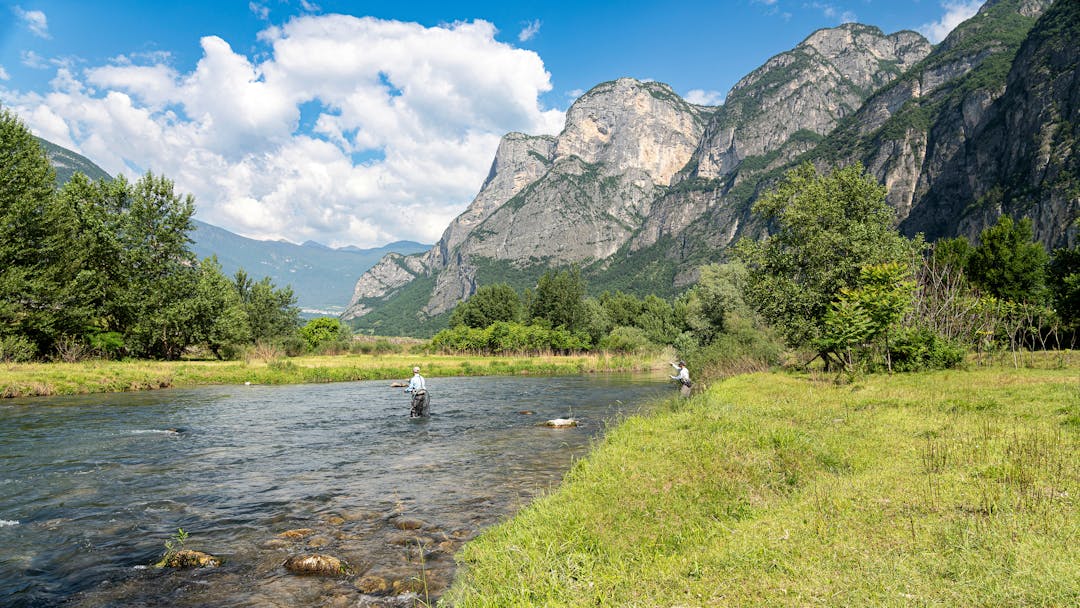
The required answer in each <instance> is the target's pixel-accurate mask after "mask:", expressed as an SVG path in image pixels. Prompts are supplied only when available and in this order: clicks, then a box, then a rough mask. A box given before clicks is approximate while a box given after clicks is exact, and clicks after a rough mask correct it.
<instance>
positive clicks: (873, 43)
mask: <svg viewBox="0 0 1080 608" xmlns="http://www.w3.org/2000/svg"><path fill="white" fill-rule="evenodd" d="M931 49H932V47H931V45H930V43H929V42H927V41H926V39H925V38H923V37H922V36H920V35H919V34H916V33H915V32H898V33H896V34H891V35H888V36H886V35H885V34H883V33H882V32H881V30H879V29H878V28H876V27H870V26H866V25H860V24H856V23H850V24H845V25H842V26H840V27H837V28H831V29H823V30H818V31H817V32H814V33H813V34H811V35H810V36H809V37H808V38H807V39H806V40H804V41H803V42H802V43H800V44H799V45H798V46H796V47H795V48H794V49H792V50H790V51H787V52H784V53H781V54H779V55H776V56H775V57H773V58H771V59H769V60H768V61H767V62H765V64H764V65H762V66H761V67H760V68H758V69H756V70H754V71H753V72H751V73H750V74H749V75H747V76H746V77H745V78H743V79H742V80H740V81H739V82H738V83H737V84H736V85H735V86H734V87H733V88H732V89H731V91H730V92H729V93H728V95H727V99H726V101H725V102H724V105H723V107H721V108H720V109H719V110H717V112H716V113H715V114H714V116H713V118H712V120H710V121H709V124H708V125H707V127H706V129H705V133H704V135H703V137H702V139H701V142H700V143H699V145H698V147H697V148H696V149H695V151H694V155H693V157H692V158H691V161H690V163H689V165H688V166H687V167H686V169H685V170H684V171H683V172H681V173H680V175H678V176H677V177H676V180H675V181H676V184H677V187H676V188H674V189H673V191H671V192H669V193H667V195H666V196H664V197H663V198H662V199H661V200H659V201H657V203H656V204H655V205H654V210H653V212H652V213H651V214H650V215H649V216H648V217H647V218H646V219H645V222H644V224H643V226H642V228H641V230H640V231H639V232H638V234H637V235H635V237H634V239H633V242H632V243H631V245H630V248H631V250H634V251H636V250H639V249H643V248H646V247H649V246H651V245H653V244H654V243H656V242H657V241H658V240H659V239H661V238H663V237H665V236H671V237H674V238H678V235H679V234H680V233H681V232H683V231H684V230H686V229H687V228H688V227H690V225H691V224H692V223H693V222H694V221H696V220H697V219H698V218H701V217H703V216H705V215H706V214H707V213H708V214H712V215H713V216H714V217H711V218H710V223H711V224H714V225H722V226H723V227H724V228H723V229H721V230H719V231H716V232H714V233H713V234H712V235H711V238H708V239H706V241H707V242H708V244H709V246H710V247H724V246H726V245H728V244H730V242H731V241H732V240H733V239H734V238H735V237H736V235H738V234H739V232H740V227H741V225H742V223H743V222H742V217H741V216H742V215H744V214H743V213H742V210H740V209H737V208H732V205H731V201H730V197H725V196H724V190H725V189H726V187H731V186H733V185H737V184H738V183H739V181H740V180H739V178H738V176H735V175H734V174H735V173H736V172H737V171H738V170H739V169H740V168H741V167H743V163H744V161H747V160H748V159H750V161H751V162H752V163H754V165H755V166H756V167H759V168H762V169H764V168H770V167H777V166H781V165H783V164H785V163H787V162H789V161H791V160H792V159H794V158H796V157H797V156H799V155H800V154H803V153H805V152H807V151H808V150H810V149H812V148H813V147H814V145H816V144H817V142H818V141H820V140H821V139H822V138H823V137H824V136H825V135H826V134H827V133H829V132H830V131H832V130H833V129H834V128H835V127H836V126H837V124H838V123H839V122H840V120H841V119H843V118H844V117H845V116H848V115H850V114H852V113H854V112H855V111H857V110H858V109H859V108H860V107H861V106H862V105H863V102H864V101H865V100H866V98H867V97H868V96H870V95H871V94H872V93H873V92H874V91H876V90H878V89H880V88H881V87H882V86H883V85H885V84H887V83H889V82H892V81H893V80H895V79H896V78H897V77H899V76H900V75H901V74H903V73H904V72H905V71H906V70H908V69H910V68H911V67H912V66H913V65H915V64H916V63H917V62H918V61H920V60H921V59H923V58H924V57H926V56H927V55H928V54H929V53H930V51H931ZM725 179H731V180H732V181H731V182H729V183H725V181H724V180H725Z"/></svg>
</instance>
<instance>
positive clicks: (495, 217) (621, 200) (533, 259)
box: [343, 78, 710, 320]
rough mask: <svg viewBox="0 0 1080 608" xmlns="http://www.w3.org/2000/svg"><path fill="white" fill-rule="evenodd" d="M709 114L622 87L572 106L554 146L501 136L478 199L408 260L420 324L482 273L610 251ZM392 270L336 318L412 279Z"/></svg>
mask: <svg viewBox="0 0 1080 608" xmlns="http://www.w3.org/2000/svg"><path fill="white" fill-rule="evenodd" d="M709 113H710V110H709V109H706V108H702V107H699V106H694V105H692V104H689V103H687V102H686V101H684V100H683V99H682V98H681V97H679V96H678V95H676V94H675V92H674V91H672V90H671V88H670V87H668V86H667V85H664V84H660V83H655V82H639V81H637V80H634V79H630V78H623V79H619V80H616V81H612V82H606V83H603V84H600V85H598V86H596V87H594V88H593V89H592V90H590V91H589V92H587V93H586V94H584V95H583V96H582V97H581V98H579V99H578V100H577V101H575V102H574V104H573V105H572V106H571V107H570V109H569V110H568V111H567V115H566V126H565V128H564V129H563V131H562V132H561V133H560V134H559V135H558V137H555V138H551V137H530V136H526V135H521V134H516V133H515V134H510V135H507V136H506V137H504V138H503V141H502V143H501V144H500V146H499V151H498V152H497V154H496V157H495V162H494V163H493V164H492V168H491V172H490V173H489V175H488V179H487V180H486V181H485V183H484V185H483V187H482V188H481V190H480V193H479V194H478V195H477V197H476V199H475V200H474V201H473V202H472V203H471V204H470V205H469V207H468V209H466V211H465V212H464V213H462V214H461V215H460V216H459V217H458V218H456V219H455V220H454V221H453V222H452V223H451V224H450V226H449V227H448V228H447V230H446V232H445V233H444V234H443V237H442V239H441V240H440V242H439V243H438V244H436V246H435V247H434V248H433V249H432V250H431V251H429V252H428V253H426V254H424V255H422V256H417V258H416V259H415V261H413V262H411V264H412V267H415V268H418V269H419V272H417V273H416V274H414V275H413V276H417V275H419V274H423V275H425V276H429V277H433V278H434V279H435V284H434V288H433V292H432V294H431V297H430V298H429V299H428V301H427V303H426V304H425V305H424V307H423V309H422V314H423V315H425V316H427V317H431V316H434V315H438V314H441V313H444V312H446V311H448V310H450V309H452V308H453V307H454V306H455V305H456V304H457V303H458V302H459V301H461V300H462V299H463V298H465V297H467V296H468V295H469V294H471V293H472V291H474V290H475V280H476V279H475V276H476V272H477V264H478V263H490V262H491V261H495V262H498V263H502V264H508V265H510V266H511V267H517V268H521V267H525V266H529V265H535V264H537V263H540V264H543V265H548V264H550V265H564V264H568V263H577V262H588V261H592V260H599V259H604V258H606V257H607V256H609V255H611V254H612V253H614V252H615V251H616V250H617V249H618V248H619V247H621V246H622V245H623V244H624V243H626V242H627V240H628V239H629V238H630V237H631V236H632V235H633V234H634V232H635V231H636V230H637V228H638V227H639V226H640V224H641V218H642V217H644V216H646V215H647V214H648V212H649V209H650V203H651V202H652V201H653V200H654V199H655V198H656V196H657V194H658V193H659V191H660V189H661V188H663V187H666V186H667V185H669V184H670V183H671V179H672V177H673V176H674V175H675V173H676V172H677V171H678V170H679V169H681V168H682V167H684V166H685V165H686V163H687V162H688V161H689V159H690V156H691V154H693V152H694V149H695V148H696V147H697V145H698V142H699V141H700V139H701V134H702V131H703V130H704V126H705V122H706V120H707V118H708V115H709ZM390 262H393V264H391V263H390ZM395 266H396V267H398V268H400V267H401V264H400V260H391V261H387V263H385V264H380V265H379V266H378V267H376V268H374V269H372V271H370V272H368V273H366V274H365V275H364V276H362V277H361V278H360V280H359V282H358V283H357V287H356V290H355V296H354V298H353V300H352V302H351V303H350V306H349V309H348V310H347V312H346V313H345V315H344V316H343V318H344V319H346V320H348V319H352V318H356V317H359V316H363V315H364V314H366V313H367V312H368V311H369V310H370V306H372V305H377V303H378V301H379V300H385V299H386V298H388V297H390V296H392V294H393V293H394V291H395V290H396V289H399V288H400V287H402V286H404V285H405V284H406V283H407V282H409V281H410V280H411V278H410V277H409V276H407V275H408V273H407V272H399V271H396V270H394V267H395ZM391 270H393V272H388V271H391ZM380 272H382V273H383V274H379V273H380ZM390 275H392V276H390Z"/></svg>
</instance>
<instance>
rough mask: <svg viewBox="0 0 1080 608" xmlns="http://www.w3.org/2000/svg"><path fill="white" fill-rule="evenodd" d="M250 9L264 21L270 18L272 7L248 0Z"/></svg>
mask: <svg viewBox="0 0 1080 608" xmlns="http://www.w3.org/2000/svg"><path fill="white" fill-rule="evenodd" d="M248 10H249V11H251V13H252V14H253V15H255V16H256V17H258V18H259V19H262V20H263V21H267V20H269V19H270V7H268V6H266V5H265V4H259V3H258V2H248Z"/></svg>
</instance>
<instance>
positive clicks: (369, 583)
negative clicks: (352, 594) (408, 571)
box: [356, 574, 390, 595]
mask: <svg viewBox="0 0 1080 608" xmlns="http://www.w3.org/2000/svg"><path fill="white" fill-rule="evenodd" d="M356 588H357V589H359V590H360V593H366V594H368V595H382V594H385V593H387V592H389V591H390V583H389V582H388V581H387V580H386V579H385V578H383V577H381V576H375V575H374V574H368V575H366V576H362V577H360V580H358V581H356Z"/></svg>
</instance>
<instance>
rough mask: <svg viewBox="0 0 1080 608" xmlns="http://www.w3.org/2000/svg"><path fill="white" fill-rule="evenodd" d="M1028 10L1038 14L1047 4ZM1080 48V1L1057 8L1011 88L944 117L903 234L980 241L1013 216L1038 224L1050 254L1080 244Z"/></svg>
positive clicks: (1032, 36)
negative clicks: (1079, 44)
mask: <svg viewBox="0 0 1080 608" xmlns="http://www.w3.org/2000/svg"><path fill="white" fill-rule="evenodd" d="M1041 4H1046V3H1041ZM1023 7H1024V8H1026V9H1027V10H1028V12H1029V13H1032V14H1037V12H1038V9H1039V8H1040V3H1035V2H1028V3H1024V5H1023ZM1077 40H1080V3H1076V2H1057V3H1055V4H1054V5H1053V6H1051V7H1050V8H1048V9H1047V10H1046V12H1045V14H1044V15H1043V16H1042V18H1041V19H1039V21H1038V23H1036V24H1035V26H1034V27H1033V28H1032V29H1031V30H1030V32H1029V33H1028V35H1027V36H1026V38H1025V40H1024V42H1023V44H1022V45H1021V46H1020V48H1019V50H1018V51H1017V52H1016V54H1015V59H1014V60H1013V61H1012V63H1011V68H1010V69H1009V72H1008V76H1007V78H1006V79H1005V82H1004V86H1003V87H1001V88H999V89H992V90H990V91H981V90H975V91H972V92H971V93H969V94H967V95H964V96H963V97H961V98H960V99H958V100H957V101H956V103H954V104H953V105H951V106H949V107H948V108H947V110H946V111H944V112H942V113H941V115H940V117H939V119H938V121H937V122H936V123H935V124H934V128H933V130H932V131H931V134H932V135H937V136H938V137H937V139H935V140H934V143H935V145H933V146H930V148H929V149H930V154H929V155H928V156H929V159H930V160H931V161H933V162H932V164H931V166H930V169H932V170H930V171H926V172H925V173H926V176H925V177H924V178H922V179H920V182H919V184H920V186H922V187H923V189H924V193H923V194H922V196H921V197H920V199H919V200H918V203H917V204H916V205H914V207H913V208H912V210H911V212H910V213H909V214H908V215H907V217H906V218H905V220H904V222H903V223H902V224H901V228H902V229H903V230H905V231H907V232H923V233H926V234H927V236H928V237H929V238H938V237H942V236H953V235H964V236H967V237H969V238H975V237H977V236H978V234H979V232H981V231H982V230H983V228H985V227H986V226H988V225H991V224H993V223H994V222H996V221H997V218H998V217H999V216H1001V215H1002V214H1010V215H1014V216H1027V217H1030V218H1031V219H1032V221H1033V224H1034V228H1035V238H1036V239H1037V240H1039V241H1041V242H1043V243H1044V244H1046V245H1047V246H1048V247H1063V246H1072V245H1075V244H1076V243H1077V232H1078V230H1080V227H1078V226H1077V224H1076V221H1077V218H1078V217H1080V155H1078V151H1077V148H1076V142H1077V138H1078V136H1080V121H1078V118H1080V74H1078V73H1077V66H1078V65H1080V48H1078V47H1077V45H1076V41H1077ZM950 135H952V137H948V136H950ZM946 144H948V145H947V146H946ZM939 148H944V151H943V152H940V153H939V151H938V149H939Z"/></svg>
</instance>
